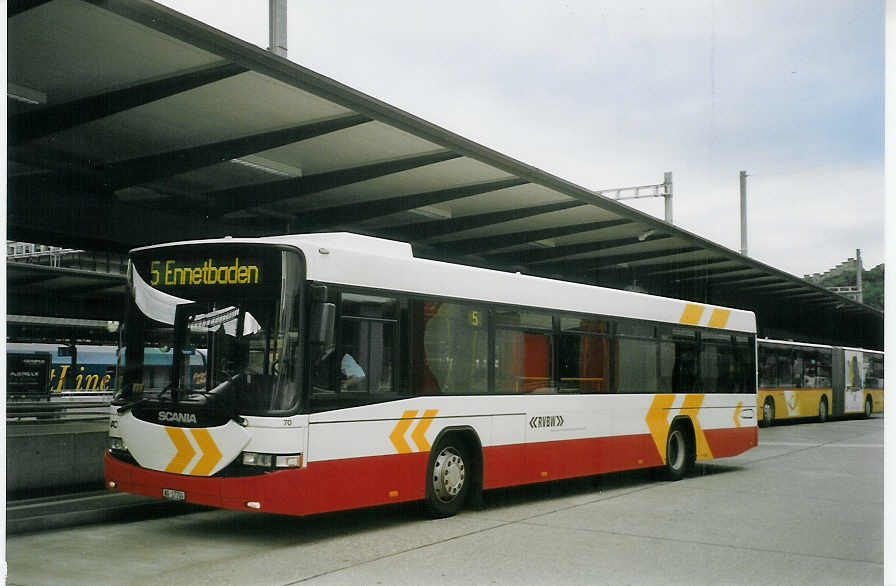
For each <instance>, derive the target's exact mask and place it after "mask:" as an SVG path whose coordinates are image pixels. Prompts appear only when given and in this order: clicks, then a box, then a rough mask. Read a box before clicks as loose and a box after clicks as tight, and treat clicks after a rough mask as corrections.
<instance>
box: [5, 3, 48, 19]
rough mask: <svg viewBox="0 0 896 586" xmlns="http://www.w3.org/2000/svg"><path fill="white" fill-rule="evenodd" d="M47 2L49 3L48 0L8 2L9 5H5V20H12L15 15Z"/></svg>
mask: <svg viewBox="0 0 896 586" xmlns="http://www.w3.org/2000/svg"><path fill="white" fill-rule="evenodd" d="M47 2H50V0H9V3H8V4H7V5H6V18H12V17H13V16H15V15H17V14H21V13H23V12H27V11H28V10H31V9H32V8H37V7H38V6H40V5H41V4H46V3H47Z"/></svg>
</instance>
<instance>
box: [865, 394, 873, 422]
mask: <svg viewBox="0 0 896 586" xmlns="http://www.w3.org/2000/svg"><path fill="white" fill-rule="evenodd" d="M872 408H873V405H872V403H871V397H865V419H868V418H869V417H871V409H872Z"/></svg>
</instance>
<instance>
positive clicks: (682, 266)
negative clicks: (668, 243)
mask: <svg viewBox="0 0 896 586" xmlns="http://www.w3.org/2000/svg"><path fill="white" fill-rule="evenodd" d="M723 262H732V261H731V259H730V258H705V259H701V260H692V261H685V262H672V263H669V265H668V266H665V267H663V268H662V269H661V270H655V271H650V272H649V273H648V274H649V275H650V276H660V275H671V274H672V273H681V272H685V271H697V270H699V269H700V267H708V266H712V265H715V264H719V263H723ZM747 268H749V267H746V268H745V267H743V266H739V267H725V268H724V269H723V268H720V267H717V268H716V269H714V270H717V271H722V270H728V271H742V270H746V269H747Z"/></svg>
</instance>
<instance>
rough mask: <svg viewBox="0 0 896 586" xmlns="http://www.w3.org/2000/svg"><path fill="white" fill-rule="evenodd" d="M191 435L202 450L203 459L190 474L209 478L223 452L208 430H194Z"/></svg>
mask: <svg viewBox="0 0 896 586" xmlns="http://www.w3.org/2000/svg"><path fill="white" fill-rule="evenodd" d="M191 433H192V434H193V438H195V440H196V444H197V445H198V446H199V449H200V450H202V458H200V459H199V461H198V462H196V465H195V466H193V470H192V471H191V472H190V474H192V475H194V476H208V475H209V474H211V473H212V470H213V469H214V467H215V464H217V463H218V462H219V461H220V460H221V451H220V450H219V449H218V446H217V445H215V440H213V439H212V434H210V433H209V431H208V430H207V429H202V428H200V429H194V430H192V431H191Z"/></svg>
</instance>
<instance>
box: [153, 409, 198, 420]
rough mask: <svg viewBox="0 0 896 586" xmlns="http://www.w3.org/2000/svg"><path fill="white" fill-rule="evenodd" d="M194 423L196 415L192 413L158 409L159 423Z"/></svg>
mask: <svg viewBox="0 0 896 586" xmlns="http://www.w3.org/2000/svg"><path fill="white" fill-rule="evenodd" d="M163 421H166V422H170V423H196V415H195V414H193V413H175V412H174V411H159V423H162V422H163Z"/></svg>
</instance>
